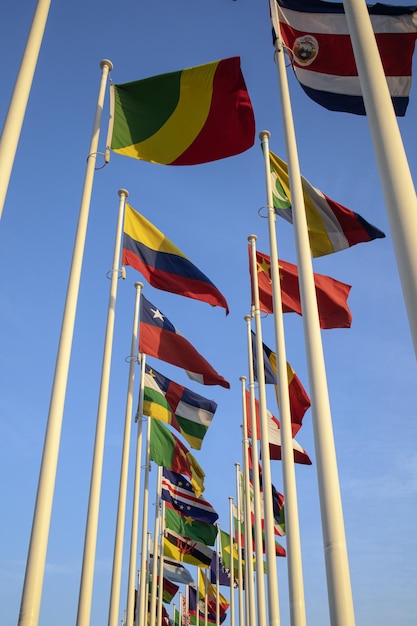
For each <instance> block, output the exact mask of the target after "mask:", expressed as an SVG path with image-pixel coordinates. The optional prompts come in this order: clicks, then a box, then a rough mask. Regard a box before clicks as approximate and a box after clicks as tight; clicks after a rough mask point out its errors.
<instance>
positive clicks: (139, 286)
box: [135, 283, 143, 289]
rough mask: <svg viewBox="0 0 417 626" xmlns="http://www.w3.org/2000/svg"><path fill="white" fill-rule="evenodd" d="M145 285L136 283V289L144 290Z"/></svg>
mask: <svg viewBox="0 0 417 626" xmlns="http://www.w3.org/2000/svg"><path fill="white" fill-rule="evenodd" d="M142 287H143V283H135V289H142Z"/></svg>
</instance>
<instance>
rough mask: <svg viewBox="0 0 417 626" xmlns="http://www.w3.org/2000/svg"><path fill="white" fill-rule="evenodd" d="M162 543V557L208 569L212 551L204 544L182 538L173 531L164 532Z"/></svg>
mask: <svg viewBox="0 0 417 626" xmlns="http://www.w3.org/2000/svg"><path fill="white" fill-rule="evenodd" d="M163 543H164V556H167V557H169V558H171V559H175V560H176V561H182V562H184V563H189V564H190V565H197V567H204V568H206V567H210V563H211V558H212V556H213V550H212V549H211V548H209V547H208V546H206V545H205V544H204V543H201V542H200V541H195V540H194V539H189V538H188V537H184V536H183V535H180V534H178V533H176V532H174V531H173V530H166V531H165V535H164V542H163Z"/></svg>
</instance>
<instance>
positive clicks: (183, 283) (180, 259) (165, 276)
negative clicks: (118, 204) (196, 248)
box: [122, 204, 229, 314]
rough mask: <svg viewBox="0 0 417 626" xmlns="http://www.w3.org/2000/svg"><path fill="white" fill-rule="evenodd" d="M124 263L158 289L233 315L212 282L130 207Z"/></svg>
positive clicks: (123, 253) (125, 230) (126, 216)
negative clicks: (219, 308) (217, 307)
mask: <svg viewBox="0 0 417 626" xmlns="http://www.w3.org/2000/svg"><path fill="white" fill-rule="evenodd" d="M122 264H123V265H130V266H131V267H134V268H135V269H136V270H138V272H140V273H141V274H142V275H143V276H144V277H145V278H146V280H147V281H148V283H150V284H151V285H152V286H153V287H155V288H156V289H162V290H163V291H169V292H171V293H176V294H178V295H180V296H186V297H187V298H194V300H202V301H203V302H207V303H208V304H211V305H212V306H221V307H223V308H224V309H226V314H228V313H229V307H228V305H227V302H226V299H225V297H224V296H223V294H221V293H220V291H219V290H218V289H217V288H216V287H215V286H214V285H213V283H212V282H211V280H209V279H208V278H207V276H205V274H203V272H200V270H199V269H198V268H197V267H196V266H195V265H193V263H191V261H190V260H189V259H188V258H187V257H186V256H185V254H184V253H183V252H181V250H180V249H179V248H177V246H175V245H174V244H173V243H172V242H171V241H170V240H169V239H167V237H165V235H164V234H163V233H161V231H160V230H158V229H157V228H156V227H155V226H153V224H151V223H150V222H149V221H148V220H147V219H146V218H145V217H143V215H140V214H139V213H137V212H136V211H135V210H134V209H132V207H131V206H129V204H126V210H125V219H124V234H123V249H122Z"/></svg>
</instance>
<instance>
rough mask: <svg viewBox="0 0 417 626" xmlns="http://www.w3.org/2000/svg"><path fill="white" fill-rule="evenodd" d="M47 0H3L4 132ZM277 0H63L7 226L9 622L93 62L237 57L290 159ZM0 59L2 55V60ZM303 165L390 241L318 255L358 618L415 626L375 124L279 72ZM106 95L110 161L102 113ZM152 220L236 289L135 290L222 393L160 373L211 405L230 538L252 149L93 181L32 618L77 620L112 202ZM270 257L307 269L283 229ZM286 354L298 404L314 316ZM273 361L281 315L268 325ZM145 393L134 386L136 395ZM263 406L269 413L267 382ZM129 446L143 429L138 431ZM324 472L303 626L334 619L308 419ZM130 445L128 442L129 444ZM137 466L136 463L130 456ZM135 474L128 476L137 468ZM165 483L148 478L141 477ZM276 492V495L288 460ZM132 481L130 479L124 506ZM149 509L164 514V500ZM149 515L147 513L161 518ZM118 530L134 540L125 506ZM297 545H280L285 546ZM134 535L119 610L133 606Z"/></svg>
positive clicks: (305, 507)
mask: <svg viewBox="0 0 417 626" xmlns="http://www.w3.org/2000/svg"><path fill="white" fill-rule="evenodd" d="M35 4H36V3H35V2H34V1H29V0H23V1H22V2H20V3H14V2H7V3H6V4H5V6H4V7H3V19H2V20H1V23H0V50H1V53H2V58H3V64H2V74H3V79H2V90H1V98H0V119H1V120H3V119H4V117H5V115H6V112H7V107H8V104H9V101H10V97H11V94H12V90H13V86H14V81H15V78H16V74H17V71H18V68H19V64H20V61H21V57H22V54H23V50H24V46H25V43H26V38H27V35H28V32H29V28H30V23H31V20H32V16H33V12H34V9H35ZM270 31H271V29H270V23H269V13H268V3H267V2H264V3H259V2H255V1H254V0H237V1H235V2H234V1H233V0H212V1H211V2H210V3H207V2H206V3H203V2H200V1H199V0H182V1H180V2H177V3H170V2H165V1H162V2H158V3H151V2H148V3H132V2H128V1H127V0H119V1H118V2H117V3H115V2H110V1H109V0H103V1H102V2H100V3H85V2H75V3H74V2H72V3H70V4H69V3H64V4H62V3H58V2H55V3H54V2H53V3H52V6H51V10H50V14H49V19H48V23H47V27H46V32H45V36H44V40H43V45H42V49H41V53H40V57H39V61H38V65H37V69H36V74H35V77H34V83H33V88H32V91H31V95H30V99H29V103H28V108H27V113H26V117H25V122H24V126H23V129H22V134H21V139H20V143H19V147H18V151H17V155H16V159H15V164H14V168H13V172H12V177H11V181H10V186H9V191H8V195H7V198H6V204H5V208H4V213H3V218H2V221H1V225H0V242H1V243H0V262H1V266H2V267H3V270H2V287H1V291H0V298H1V306H0V328H1V332H0V371H1V383H0V384H1V393H0V425H1V426H0V427H1V436H0V442H1V443H0V445H1V452H0V468H1V476H2V509H3V515H2V523H1V529H2V532H1V550H0V553H1V555H2V558H1V561H0V605H1V607H2V624H4V626H11V625H12V624H16V622H17V619H18V614H19V607H20V600H21V593H22V586H23V576H24V571H25V564H26V558H27V550H28V544H29V537H30V530H31V525H32V518H33V510H34V503H35V497H36V489H37V484H38V477H39V468H40V462H41V455H42V448H43V442H44V435H45V427H46V421H47V416H48V408H49V400H50V395H51V389H52V379H53V373H54V367H55V360H56V354H57V347H58V341H59V333H60V328H61V322H62V314H63V309H64V302H65V295H66V288H67V281H68V276H69V271H70V266H71V258H72V249H73V243H74V236H75V232H76V227H77V220H78V213H79V206H80V199H81V192H82V187H83V182H84V174H85V165H86V158H87V151H88V147H89V143H90V137H91V129H92V123H93V117H94V112H95V105H96V101H97V92H98V86H99V80H100V68H99V63H100V61H101V59H103V58H108V59H110V60H111V61H112V63H113V65H114V69H113V71H112V73H111V78H112V80H113V81H114V82H116V83H122V82H127V81H131V80H136V79H139V78H145V77H147V76H152V75H155V74H159V73H164V72H169V71H174V70H178V69H182V68H185V67H190V66H194V65H199V64H201V63H207V62H210V61H214V60H217V59H221V58H226V57H230V56H235V55H239V56H240V57H241V63H242V70H243V73H244V76H245V79H246V83H247V87H248V90H249V93H250V96H251V99H252V103H253V107H254V112H255V119H256V136H257V137H258V133H259V132H260V131H261V130H264V129H267V130H269V131H270V132H271V140H270V147H271V149H272V150H273V151H274V152H276V153H277V154H278V155H279V156H281V157H283V158H284V159H285V156H286V155H285V145H284V138H283V128H282V123H281V111H280V104H279V97H278V83H277V72H276V67H275V64H274V61H273V48H272V44H271V34H270ZM6 60H7V61H6ZM289 86H290V93H291V99H292V106H293V113H294V123H295V130H296V135H297V144H298V151H299V158H300V167H301V172H302V174H303V175H304V176H305V177H306V178H307V179H308V180H309V181H310V182H311V183H312V184H313V185H315V186H316V187H318V188H319V189H321V190H322V191H324V192H325V193H326V194H327V195H328V196H330V197H331V198H333V199H335V200H337V201H338V202H340V203H341V204H344V205H345V206H347V207H349V208H351V209H352V210H355V211H357V212H358V213H360V214H361V215H363V216H364V217H365V218H366V219H368V221H370V222H371V223H373V224H375V225H376V226H378V227H379V228H380V229H381V230H383V231H384V232H385V233H386V235H387V237H386V238H385V239H383V240H378V241H375V242H372V243H368V244H360V245H358V246H355V247H354V248H351V249H349V250H346V251H343V252H339V253H337V254H334V255H330V256H327V257H323V258H320V259H316V260H314V269H315V271H317V272H320V273H323V274H328V275H331V276H333V277H334V278H336V279H338V280H341V281H343V282H346V283H348V284H350V285H352V290H351V294H350V297H349V305H350V308H351V311H352V315H353V322H352V327H351V328H350V329H348V330H346V329H340V330H327V331H323V332H322V339H323V348H324V355H325V361H326V370H327V378H328V386H329V395H330V403H331V409H332V417H333V426H334V435H335V443H336V452H337V459H338V466H339V478H340V484H341V493H342V500H343V508H344V519H345V530H346V537H347V546H348V552H349V563H350V572H351V581H352V589H353V597H354V605H355V614H356V620H357V624H366V625H372V624H378V626H391V625H392V624H393V623H395V624H401V625H402V626H411V625H412V624H414V623H415V615H416V612H417V600H416V594H415V589H416V584H417V565H416V559H415V554H416V548H417V543H416V533H415V519H416V514H417V498H416V491H417V469H416V468H417V457H416V451H415V441H416V435H417V421H416V419H415V418H416V414H417V412H416V404H415V388H416V387H415V378H416V361H415V355H414V351H413V346H412V342H411V337H410V332H409V327H408V322H407V317H406V312H405V307H404V302H403V297H402V292H401V288H400V284H399V278H398V271H397V266H396V261H395V257H394V252H393V246H392V241H391V236H390V231H389V227H388V221H387V216H386V211H385V207H384V200H383V197H382V192H381V184H380V180H379V175H378V171H377V167H376V162H375V157H374V152H373V147H372V143H371V138H370V133H369V129H368V123H367V120H366V118H360V117H356V116H349V115H346V114H340V113H331V112H329V111H326V110H324V109H322V108H320V107H319V106H318V105H316V104H315V103H314V102H312V101H310V100H309V99H308V98H307V96H305V95H304V93H303V92H302V90H301V88H300V87H299V85H298V83H297V82H296V81H295V79H294V78H293V76H292V73H291V71H290V70H289ZM108 100H109V99H108V90H107V94H106V102H105V109H104V115H103V124H102V128H101V137H100V150H104V146H105V138H106V132H107V119H108ZM416 117H417V91H416V86H415V85H413V87H412V90H411V101H410V105H409V108H408V111H407V114H406V117H405V118H403V119H400V120H399V122H398V123H399V127H400V131H401V134H402V137H403V141H404V146H405V150H406V153H407V156H408V159H409V163H410V169H411V172H412V173H413V175H414V176H415V173H416V170H417V148H416V136H415V127H416V123H415V120H416ZM120 188H126V189H127V190H128V191H129V203H130V204H131V205H132V206H133V207H134V208H135V209H136V210H137V211H139V212H141V213H142V214H143V215H145V217H147V219H149V220H150V221H151V222H153V223H154V224H155V225H156V226H157V227H158V228H160V229H161V230H162V231H163V232H164V233H165V234H166V236H167V237H169V238H170V239H171V240H172V241H173V242H174V243H175V244H176V245H177V246H178V247H179V248H180V249H181V250H182V251H183V252H184V253H185V254H186V255H187V256H188V257H189V258H190V259H191V260H192V261H193V262H194V263H195V264H196V265H197V266H198V267H199V268H200V269H201V270H202V271H204V272H205V273H206V274H207V275H208V276H209V277H210V279H211V280H212V281H213V282H214V283H215V284H216V286H217V287H218V288H219V289H220V290H221V291H222V292H223V293H224V295H225V297H226V298H227V300H228V303H229V306H230V311H231V312H230V315H229V316H228V317H226V316H225V315H224V311H223V310H222V309H220V308H216V309H213V308H211V307H210V306H208V305H206V304H204V303H201V302H196V301H194V300H189V299H186V298H181V297H179V296H176V295H174V294H168V293H165V292H162V291H157V290H155V289H153V288H152V287H150V286H149V285H147V284H145V287H144V294H145V295H146V297H147V298H148V299H149V300H150V301H151V302H153V303H154V304H155V305H156V306H157V307H159V308H160V309H161V310H162V311H163V312H164V313H165V314H166V315H167V316H168V317H169V319H170V320H171V322H172V323H173V324H174V325H175V326H176V327H177V328H178V329H179V330H181V332H182V333H183V334H184V335H185V336H186V337H187V338H188V339H189V340H190V341H191V342H192V343H193V344H194V345H195V347H196V348H197V349H198V350H199V351H200V352H201V354H203V355H204V356H205V357H206V358H207V359H208V360H209V361H210V362H211V363H212V365H213V366H214V367H215V368H216V369H217V370H218V371H219V373H221V374H222V375H223V376H224V377H226V378H227V379H228V380H229V381H230V383H231V389H230V390H226V389H222V388H220V387H202V386H201V385H198V384H197V383H192V382H191V381H189V379H188V378H187V377H186V375H185V373H184V372H183V371H182V370H179V369H178V368H175V367H172V366H168V365H166V364H164V363H162V362H159V361H157V360H155V359H153V360H152V364H153V365H154V367H155V368H156V369H157V370H159V371H160V372H161V373H163V374H165V375H166V376H168V377H170V378H172V379H173V380H175V381H176V382H179V383H181V384H184V385H186V386H189V387H190V388H192V389H194V390H195V391H197V392H198V393H200V394H203V395H206V396H207V397H209V398H212V399H214V400H215V401H216V402H217V403H218V410H217V412H216V415H215V418H214V421H213V423H212V426H211V427H210V429H209V431H208V433H207V436H206V439H205V441H204V444H203V448H202V450H201V452H200V453H196V457H197V458H198V460H199V462H200V464H201V465H202V467H203V469H204V470H205V472H206V475H207V478H206V490H205V497H206V499H208V500H209V501H210V502H211V503H212V504H213V506H215V508H216V509H217V510H218V512H219V514H220V523H221V526H222V527H223V528H224V529H226V530H227V528H228V506H229V501H228V497H229V496H234V495H235V473H234V472H235V463H236V462H240V460H241V429H240V424H241V421H242V418H241V392H240V382H239V377H240V376H242V375H247V347H246V326H245V322H244V316H245V315H247V314H248V313H249V307H250V291H249V273H248V257H247V237H248V235H249V234H251V233H255V234H257V236H258V242H257V243H258V249H259V250H261V251H263V252H268V233H267V224H266V221H265V220H264V219H262V218H260V217H259V216H258V210H259V209H260V207H262V206H264V205H265V203H266V199H265V198H266V192H265V181H264V166H263V159H262V153H261V149H260V147H259V141H258V139H256V141H255V145H254V146H253V148H251V149H250V150H249V151H247V152H245V153H244V154H241V155H239V156H236V157H233V158H229V159H225V160H222V161H218V162H216V163H208V164H205V165H199V166H193V167H182V168H174V167H172V168H170V167H164V166H158V165H153V164H149V163H143V162H139V161H135V160H133V159H129V158H126V157H122V156H119V155H116V154H113V155H112V157H111V161H110V163H109V165H107V166H106V167H105V168H103V169H100V170H98V171H97V172H96V174H95V179H94V189H93V196H92V202H91V209H90V219H89V226H88V233H87V240H86V248H85V256H84V263H83V271H82V278H81V285H80V292H79V300H78V309H77V318H76V324H75V332H74V341H73V349H72V357H71V364H70V372H69V378H68V387H67V394H66V403H65V412H64V420H63V429H62V437H61V446H60V456H59V463H58V471H57V479H56V488H55V499H54V507H53V514H52V520H51V529H50V538H49V547H48V555H47V566H46V571H45V580H44V588H43V597H42V607H41V615H40V623H41V624H42V625H43V626H55V624H56V623H57V619H58V620H59V622H60V624H61V626H70V625H71V626H72V625H73V624H74V623H75V621H76V613H77V605H78V593H79V584H80V574H81V562H82V553H83V546H84V532H85V522H86V514H87V503H88V491H89V485H90V475H91V463H92V451H93V446H94V436H95V426H96V415H97V406H98V397H99V385H100V376H101V364H102V354H103V345H104V332H105V325H106V318H107V305H108V298H109V285H110V283H109V281H108V280H107V278H106V273H107V271H108V270H109V269H110V268H111V264H112V258H113V248H114V239H115V228H116V220H117V210H118V200H119V197H118V194H117V192H118V190H119V189H120ZM277 237H278V247H279V255H280V256H281V257H282V258H283V259H284V260H287V261H290V262H295V260H296V257H295V245H294V239H293V230H292V227H291V226H290V225H289V224H287V223H285V222H284V221H283V220H279V222H278V223H277ZM126 274H127V276H126V280H125V281H120V283H119V285H118V296H117V307H116V323H115V333H114V346H113V358H112V371H111V381H110V393H109V406H108V413H107V429H106V441H105V455H104V468H103V480H102V495H101V505H100V520H99V529H98V542H97V553H96V565H95V580H94V594H93V606H92V614H91V626H98V625H99V624H100V625H102V624H103V623H106V621H107V616H108V608H109V607H108V599H109V591H110V581H111V569H112V558H113V546H114V533H115V522H116V504H117V497H118V483H119V474H120V455H121V445H122V437H123V424H124V412H125V403H126V389H127V376H128V365H127V363H126V361H125V359H126V357H127V355H128V354H129V351H130V336H131V328H132V316H133V304H134V288H133V285H134V282H135V281H137V280H141V276H140V275H139V274H137V273H136V272H134V271H133V270H132V269H131V268H127V271H126ZM284 322H285V333H286V350H287V359H288V361H289V362H290V363H291V364H292V366H293V368H294V370H295V371H296V373H297V374H298V376H299V378H300V379H301V381H302V383H303V384H304V386H305V387H306V389H307V391H308V378H307V368H306V357H305V349H304V340H303V330H302V320H301V318H300V317H299V316H297V315H295V314H287V315H286V316H285V318H284ZM263 337H264V341H265V343H267V344H268V345H269V346H270V347H272V348H274V331H273V323H272V319H270V318H266V319H265V320H264V321H263ZM137 382H138V376H137V378H136V383H137ZM268 405H269V408H270V409H271V410H272V411H273V412H274V413H275V414H277V411H276V406H275V401H274V394H273V390H272V389H271V390H268ZM133 439H134V438H132V440H133ZM297 439H298V441H299V442H300V444H301V445H302V446H303V447H304V448H305V449H306V450H307V451H308V453H309V454H310V456H311V458H312V460H313V466H312V467H307V466H299V467H297V468H296V477H297V493H298V506H299V514H300V533H301V544H302V554H303V572H304V586H305V601H306V613H307V622H308V624H309V626H323V625H325V624H327V623H329V617H328V607H327V591H326V580H325V569H324V556H323V545H322V533H321V522H320V511H319V499H318V489H317V476H316V470H315V462H314V461H315V454H314V442H313V432H312V425H311V412H310V411H309V412H308V413H307V414H306V416H305V418H304V425H303V428H302V429H301V431H300V433H299V434H298V436H297ZM133 449H134V448H133V444H132V451H133ZM132 461H133V454H132ZM131 470H132V464H131ZM155 475H156V470H155V468H153V471H152V475H151V485H154V479H155ZM272 480H273V482H274V484H275V486H276V487H277V488H278V489H281V490H282V477H281V465H280V462H278V461H274V462H273V463H272ZM131 492H132V471H130V474H129V494H130V497H129V507H130V506H131V504H130V503H131ZM150 502H151V504H152V505H153V503H154V496H152V495H151V497H150ZM151 514H152V515H153V506H152V511H151ZM126 519H127V528H126V537H129V536H130V526H129V524H130V509H129V511H128V513H127V518H126ZM284 542H285V540H284V541H283V543H284ZM128 550H129V546H128V540H127V539H126V541H125V550H124V555H125V558H124V561H123V579H122V592H121V613H120V617H122V615H123V609H124V602H125V598H126V577H127V565H128ZM278 581H279V598H280V611H281V619H282V623H283V624H284V623H288V615H289V608H288V589H287V566H286V561H285V560H284V559H280V560H279V561H278Z"/></svg>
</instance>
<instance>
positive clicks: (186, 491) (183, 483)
mask: <svg viewBox="0 0 417 626" xmlns="http://www.w3.org/2000/svg"><path fill="white" fill-rule="evenodd" d="M161 487H162V488H161V498H162V500H165V501H166V502H169V503H170V504H171V505H172V506H173V507H174V509H175V510H176V511H178V513H181V515H186V516H188V517H192V518H193V519H195V520H197V521H199V522H205V523H206V524H214V523H215V522H216V520H217V519H218V518H219V516H218V514H217V512H216V511H215V510H214V508H213V507H212V506H211V504H210V503H209V502H207V500H204V498H203V497H202V496H199V497H197V495H196V493H195V491H194V489H193V487H192V485H191V483H190V482H188V480H187V479H186V478H184V476H182V475H181V474H177V473H176V472H171V471H169V470H167V469H166V467H164V468H163V470H162V485H161Z"/></svg>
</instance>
